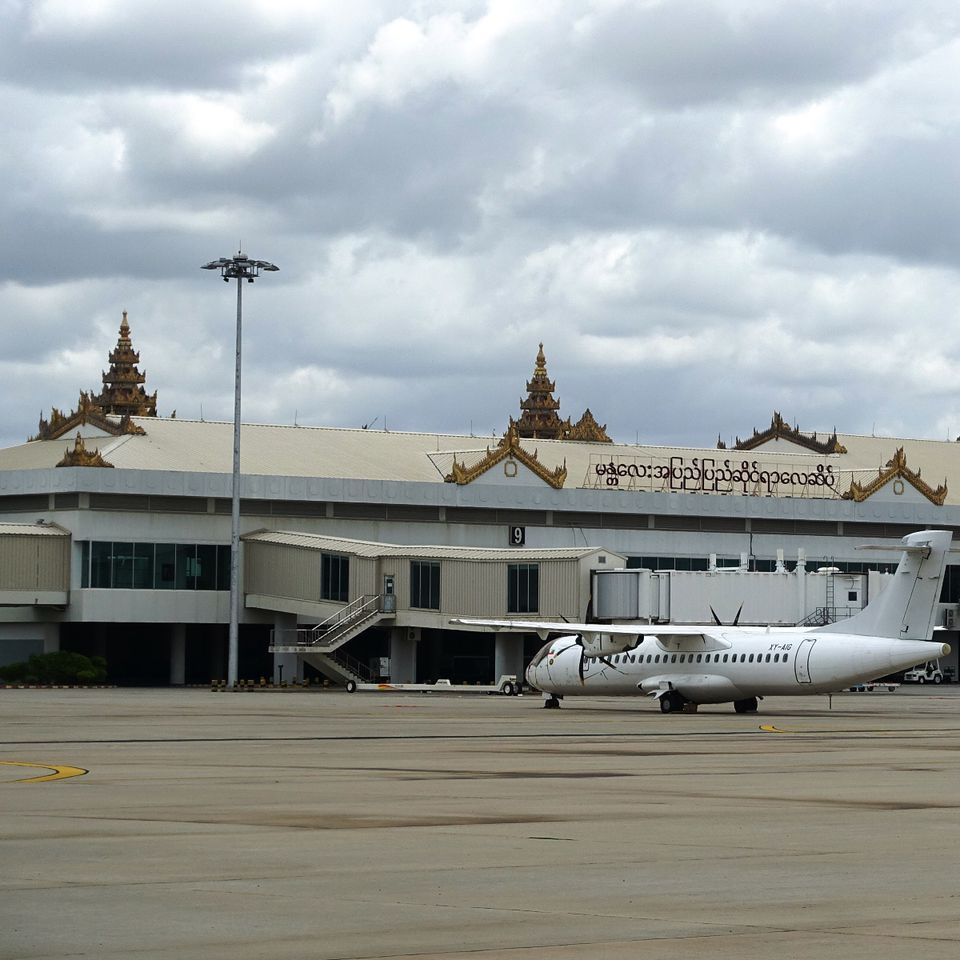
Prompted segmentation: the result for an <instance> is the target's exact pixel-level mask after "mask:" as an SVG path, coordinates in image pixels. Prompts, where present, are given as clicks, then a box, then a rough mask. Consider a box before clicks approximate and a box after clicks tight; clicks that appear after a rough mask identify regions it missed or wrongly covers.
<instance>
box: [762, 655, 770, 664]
mask: <svg viewBox="0 0 960 960" xmlns="http://www.w3.org/2000/svg"><path fill="white" fill-rule="evenodd" d="M763 662H764V663H769V662H770V654H769V653H768V654H767V655H766V656H765V657H764V658H763Z"/></svg>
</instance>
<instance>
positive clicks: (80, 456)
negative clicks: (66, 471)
mask: <svg viewBox="0 0 960 960" xmlns="http://www.w3.org/2000/svg"><path fill="white" fill-rule="evenodd" d="M57 466H58V467H112V466H113V464H112V463H108V462H107V461H106V460H104V459H103V455H102V454H101V453H100V451H99V450H93V451H90V450H88V449H87V447H86V444H84V442H83V437H81V436H80V434H79V433H78V434H77V439H76V441H75V442H74V444H73V449H72V450H71V449H70V448H69V447H67V452H66V453H65V454H64V455H63V459H62V460H61V461H60V462H59V463H58V464H57Z"/></svg>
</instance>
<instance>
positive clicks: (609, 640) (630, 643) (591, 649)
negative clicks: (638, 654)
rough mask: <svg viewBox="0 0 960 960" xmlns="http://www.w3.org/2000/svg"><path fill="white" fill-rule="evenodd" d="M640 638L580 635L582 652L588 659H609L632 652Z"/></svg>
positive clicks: (593, 634)
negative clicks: (627, 651) (626, 651)
mask: <svg viewBox="0 0 960 960" xmlns="http://www.w3.org/2000/svg"><path fill="white" fill-rule="evenodd" d="M639 639H640V638H639V637H637V636H633V635H631V634H619V633H618V634H610V633H586V634H581V635H580V643H581V644H582V645H583V652H584V653H585V654H586V655H587V656H588V657H609V656H611V655H612V654H614V653H623V652H624V650H632V649H633V648H634V647H635V646H636V645H637V641H638V640H639Z"/></svg>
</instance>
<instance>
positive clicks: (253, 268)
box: [201, 251, 279, 687]
mask: <svg viewBox="0 0 960 960" xmlns="http://www.w3.org/2000/svg"><path fill="white" fill-rule="evenodd" d="M201 269H202V270H219V271H220V276H221V277H223V281H224V283H229V282H230V281H231V280H232V279H236V281H237V348H236V369H235V372H234V378H233V475H232V483H231V487H232V490H231V501H232V502H231V510H230V518H231V526H230V632H229V637H228V641H227V686H228V687H235V686H236V685H237V672H238V661H239V637H240V368H241V364H240V359H241V342H242V337H241V331H242V326H243V281H244V280H246V281H247V283H253V281H254V280H256V279H257V277H259V276H260V271H261V270H267V271H274V270H278V269H279V268H278V267H276V266H274V265H273V264H272V263H268V262H267V261H266V260H251V259H250V258H249V257H247V256H246V255H244V254H243V253H242V252H240V251H238V252H237V255H236V256H235V257H229V258H227V257H221V258H220V259H219V260H211V261H210V262H209V263H205V264H204V265H203V266H202V267H201Z"/></svg>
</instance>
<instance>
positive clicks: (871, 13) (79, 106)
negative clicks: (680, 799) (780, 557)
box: [0, 0, 960, 446]
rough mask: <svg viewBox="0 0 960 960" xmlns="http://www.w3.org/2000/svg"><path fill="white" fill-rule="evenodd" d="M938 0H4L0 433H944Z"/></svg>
mask: <svg viewBox="0 0 960 960" xmlns="http://www.w3.org/2000/svg"><path fill="white" fill-rule="evenodd" d="M958 64H960V7H958V6H957V4H956V2H955V0H929V2H928V0H842V2H841V0H784V2H776V0H634V2H620V0H537V2H529V3H528V2H524V0H509V2H500V0H474V2H470V0H463V2H457V0H446V2H440V0H409V2H401V0H397V2H388V0H384V2H371V0H352V2H351V3H343V2H341V0H335V2H321V0H299V2H298V0H229V2H226V0H224V2H221V0H204V2H202V3H196V2H191V3H187V2H183V0H162V2H160V0H32V2H27V0H0V111H2V124H3V129H4V136H3V146H2V148H0V175H2V182H3V190H2V192H0V209H2V225H3V229H2V231H0V250H2V255H0V322H2V324H3V332H4V336H3V346H4V349H3V351H2V353H0V373H2V378H3V379H2V383H3V394H4V402H3V404H2V406H0V444H2V445H4V446H5V445H8V444H13V443H18V442H21V441H22V440H24V439H25V438H26V437H27V435H28V434H31V433H33V432H34V431H35V429H36V423H37V420H38V418H39V415H40V413H41V411H47V412H48V411H49V409H50V407H51V406H58V407H61V408H68V409H69V408H72V407H73V406H74V405H75V403H76V399H77V394H78V391H79V390H80V388H89V387H94V386H97V387H99V378H100V372H101V370H103V369H104V368H105V366H106V354H107V353H108V351H109V350H110V349H111V347H112V346H113V344H114V343H115V342H116V337H117V328H118V326H119V322H120V317H121V311H123V310H125V309H126V310H128V311H129V316H130V323H131V326H132V329H133V336H134V343H135V346H136V347H137V348H138V349H139V350H140V351H141V367H142V369H144V370H145V371H146V373H147V377H148V381H147V385H148V387H149V389H150V390H151V391H152V390H154V389H156V390H157V391H158V393H159V409H160V412H161V413H162V414H169V413H170V412H171V411H172V410H174V409H176V411H177V414H178V416H180V417H191V418H192V417H197V418H198V417H200V416H201V415H202V416H203V417H205V418H206V419H208V420H209V419H230V418H231V417H232V411H233V407H232V396H233V334H234V328H233V324H234V309H235V294H234V291H233V288H232V287H231V288H229V289H228V288H227V287H226V286H225V285H224V284H222V283H221V282H220V281H219V280H217V279H216V278H215V277H214V275H213V274H210V273H204V272H202V271H201V270H200V269H199V267H200V264H201V263H204V262H205V261H207V260H210V259H214V258H216V257H219V256H226V255H229V254H231V253H233V252H235V251H236V250H237V248H238V246H239V244H241V243H242V245H243V249H244V251H245V252H246V253H248V254H249V255H251V256H254V257H258V258H263V259H267V260H272V261H274V262H275V263H277V264H278V265H279V266H280V268H281V272H280V273H277V274H272V275H268V276H266V277H264V278H263V279H262V280H261V281H259V282H258V283H257V284H255V285H254V286H247V287H246V288H245V290H244V293H245V298H244V419H245V420H248V421H258V422H269V423H293V422H294V420H295V419H296V421H297V422H299V423H301V424H321V425H335V426H359V425H360V424H363V423H370V422H374V423H375V426H376V427H377V428H381V427H382V426H383V425H384V423H386V425H387V427H388V428H390V429H392V430H393V429H396V430H401V429H403V430H424V431H441V432H468V431H470V430H471V429H472V430H473V432H475V433H476V434H477V435H478V436H483V435H486V436H490V435H491V434H492V433H493V431H497V432H498V433H499V432H502V430H503V429H504V427H505V426H506V421H507V417H508V415H510V414H514V415H516V413H517V412H518V409H519V401H520V398H521V395H522V394H523V392H524V384H525V381H526V379H527V378H528V377H529V375H530V373H531V372H532V368H533V362H534V357H535V355H536V352H537V344H538V342H539V341H540V340H543V341H544V344H545V350H546V354H547V360H548V365H549V370H550V374H551V376H552V377H554V378H555V379H556V380H557V393H558V396H559V399H560V401H561V405H562V406H561V413H562V415H564V416H566V415H573V417H574V419H576V418H577V417H578V416H579V415H580V413H581V412H582V411H583V409H584V407H586V406H589V407H590V408H591V409H592V410H593V412H594V413H595V414H596V416H597V419H598V420H599V421H600V422H601V423H607V424H608V429H609V431H610V432H611V434H612V435H613V436H614V438H615V439H618V440H621V441H629V442H633V441H635V440H636V439H637V437H639V438H640V440H641V442H648V443H657V442H669V443H682V444H692V445H709V444H712V443H714V442H715V441H716V438H717V436H718V435H719V436H722V437H723V438H724V439H732V438H733V436H734V435H735V434H737V433H739V434H740V435H741V436H742V435H744V434H749V432H750V431H751V429H752V428H753V427H754V426H758V427H763V426H765V425H766V424H768V423H769V420H770V416H771V414H772V412H773V410H774V409H777V410H780V411H782V413H783V414H784V416H785V417H787V418H788V419H789V420H791V421H793V422H798V423H799V425H800V427H801V428H802V429H811V430H812V429H815V428H826V429H830V428H832V427H834V426H836V427H837V428H838V429H839V430H840V431H841V432H850V433H868V434H869V433H871V432H876V433H878V434H888V435H893V436H918V437H933V438H946V437H950V438H951V439H952V438H954V437H956V436H958V435H960V306H958V305H960V149H958V148H960V68H958Z"/></svg>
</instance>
